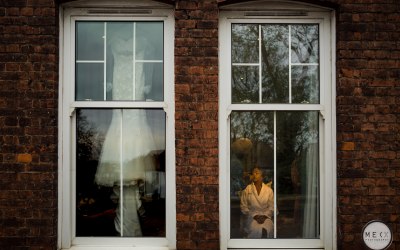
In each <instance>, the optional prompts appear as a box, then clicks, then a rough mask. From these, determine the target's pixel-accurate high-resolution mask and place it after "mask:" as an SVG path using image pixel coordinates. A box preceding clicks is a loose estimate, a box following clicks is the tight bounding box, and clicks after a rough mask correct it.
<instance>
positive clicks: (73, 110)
mask: <svg viewBox="0 0 400 250" xmlns="http://www.w3.org/2000/svg"><path fill="white" fill-rule="evenodd" d="M75 110H76V109H75V107H70V108H69V117H72V116H73V115H74V113H75Z"/></svg>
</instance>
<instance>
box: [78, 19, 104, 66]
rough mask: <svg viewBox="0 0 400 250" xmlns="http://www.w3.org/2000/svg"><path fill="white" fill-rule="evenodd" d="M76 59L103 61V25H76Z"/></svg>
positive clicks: (88, 23) (100, 23) (79, 23)
mask: <svg viewBox="0 0 400 250" xmlns="http://www.w3.org/2000/svg"><path fill="white" fill-rule="evenodd" d="M76 59H77V60H104V23H102V22H77V23H76Z"/></svg>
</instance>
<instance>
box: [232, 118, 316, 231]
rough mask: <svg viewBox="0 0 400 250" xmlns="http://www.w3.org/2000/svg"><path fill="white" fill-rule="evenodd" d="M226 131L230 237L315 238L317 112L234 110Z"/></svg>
mask: <svg viewBox="0 0 400 250" xmlns="http://www.w3.org/2000/svg"><path fill="white" fill-rule="evenodd" d="M274 113H275V114H276V116H275V118H274ZM274 124H275V126H276V131H274V129H273V128H274ZM230 131H231V134H230V197H231V203H230V206H231V238H274V237H276V238H318V237H319V153H318V152H319V145H318V141H319V132H318V131H319V128H318V112H316V111H310V112H308V111H304V112H303V111H301V112H294V111H288V112H283V111H282V112H273V111H268V112H267V111H257V112H235V111H234V112H232V113H231V120H230ZM274 138H275V141H274ZM274 143H275V144H276V150H274ZM275 162H276V164H275ZM274 164H275V165H274ZM255 167H257V168H258V170H254V168H255ZM275 169H276V176H274V171H275ZM257 171H259V172H260V173H261V174H262V177H263V183H264V185H262V186H263V188H261V189H260V190H257V188H256V187H257V184H260V182H258V181H257V173H256V172H257ZM275 186H276V191H275V190H274V187H275ZM264 187H265V188H264ZM274 196H276V203H275V201H274ZM274 210H275V211H274ZM274 212H275V213H276V216H277V217H276V218H274ZM259 216H265V217H264V218H263V219H261V222H259V221H258V220H260V218H259ZM257 217H258V218H257ZM268 220H269V221H268ZM274 226H275V227H276V232H274Z"/></svg>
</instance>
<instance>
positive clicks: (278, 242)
mask: <svg viewBox="0 0 400 250" xmlns="http://www.w3.org/2000/svg"><path fill="white" fill-rule="evenodd" d="M233 23H252V24H257V23H279V24H282V23H288V24H292V23H314V24H319V27H320V28H319V30H320V104H232V102H231V65H232V63H231V25H232V24H233ZM335 39H336V38H335V13H334V11H332V10H330V9H324V8H320V7H315V6H312V5H303V4H298V3H295V2H289V1H282V2H273V1H258V2H256V1H255V2H253V3H252V2H250V3H249V2H247V3H245V4H236V5H229V6H224V7H223V8H221V10H220V19H219V70H220V75H219V83H220V84H219V148H220V155H219V165H220V171H219V183H220V232H221V234H220V235H221V249H296V248H306V249H336V126H335V124H336V111H335V110H336V106H335V96H336V91H335V81H336V78H335V72H336V70H335ZM301 110H303V111H313V110H314V111H318V112H319V113H320V116H319V131H320V141H319V145H320V150H319V152H320V153H319V154H320V164H319V165H320V169H319V170H320V177H319V178H320V180H319V181H320V182H319V183H320V239H230V195H229V193H230V161H229V159H230V136H229V135H230V132H229V128H230V124H229V120H230V119H229V118H230V113H231V112H232V111H301Z"/></svg>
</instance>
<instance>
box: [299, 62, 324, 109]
mask: <svg viewBox="0 0 400 250" xmlns="http://www.w3.org/2000/svg"><path fill="white" fill-rule="evenodd" d="M292 103H313V104H315V103H319V66H292Z"/></svg>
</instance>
